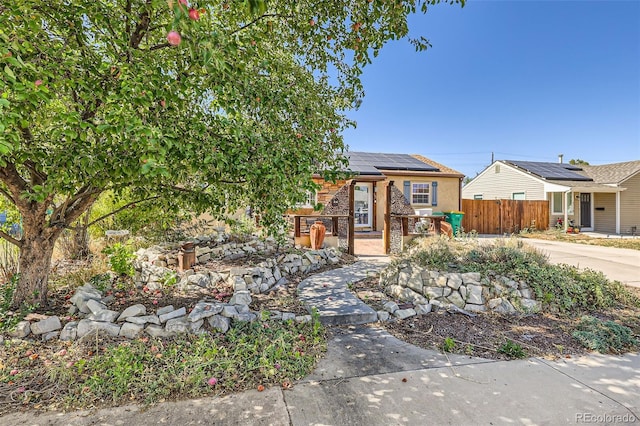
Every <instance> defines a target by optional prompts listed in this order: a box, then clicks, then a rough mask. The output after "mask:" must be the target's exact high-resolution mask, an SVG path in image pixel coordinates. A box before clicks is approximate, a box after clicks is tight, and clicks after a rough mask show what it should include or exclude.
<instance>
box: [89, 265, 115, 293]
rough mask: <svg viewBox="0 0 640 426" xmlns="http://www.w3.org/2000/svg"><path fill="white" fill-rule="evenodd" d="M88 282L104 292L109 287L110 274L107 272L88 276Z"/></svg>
mask: <svg viewBox="0 0 640 426" xmlns="http://www.w3.org/2000/svg"><path fill="white" fill-rule="evenodd" d="M114 271H115V269H114ZM89 284H91V285H92V286H93V287H95V288H96V289H98V290H100V291H102V292H104V291H105V290H107V289H109V288H110V287H111V275H109V274H108V273H103V274H97V275H94V276H92V277H91V278H89Z"/></svg>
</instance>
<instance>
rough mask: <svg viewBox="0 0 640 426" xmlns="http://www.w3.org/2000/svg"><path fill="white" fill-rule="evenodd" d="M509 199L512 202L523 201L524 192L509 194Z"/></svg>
mask: <svg viewBox="0 0 640 426" xmlns="http://www.w3.org/2000/svg"><path fill="white" fill-rule="evenodd" d="M511 199H512V200H524V199H526V198H525V195H524V192H514V193H512V194H511Z"/></svg>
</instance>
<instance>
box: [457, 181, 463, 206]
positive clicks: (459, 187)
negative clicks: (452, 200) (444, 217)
mask: <svg viewBox="0 0 640 426" xmlns="http://www.w3.org/2000/svg"><path fill="white" fill-rule="evenodd" d="M458 180H459V185H458V211H462V178H458Z"/></svg>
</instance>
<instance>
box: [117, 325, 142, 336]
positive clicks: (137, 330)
mask: <svg viewBox="0 0 640 426" xmlns="http://www.w3.org/2000/svg"><path fill="white" fill-rule="evenodd" d="M143 331H144V325H142V324H134V323H131V322H125V323H124V324H122V326H121V327H120V336H122V337H126V338H127V339H135V338H136V337H138V336H140V335H141V334H142V332H143Z"/></svg>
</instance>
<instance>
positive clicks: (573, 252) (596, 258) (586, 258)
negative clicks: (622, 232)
mask: <svg viewBox="0 0 640 426" xmlns="http://www.w3.org/2000/svg"><path fill="white" fill-rule="evenodd" d="M522 241H524V242H525V243H526V244H528V245H530V246H533V247H535V248H537V249H539V250H540V251H542V252H543V253H545V254H547V255H548V256H549V260H550V261H551V262H552V263H566V264H568V265H573V266H577V267H579V268H589V269H593V270H596V271H601V272H602V273H604V274H605V275H606V276H607V277H608V278H609V279H611V280H617V281H620V282H622V283H624V284H627V285H630V286H634V287H640V251H638V250H631V249H621V248H615V247H602V246H591V245H586V244H576V243H565V242H561V241H547V240H536V239H533V238H529V239H523V240H522Z"/></svg>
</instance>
